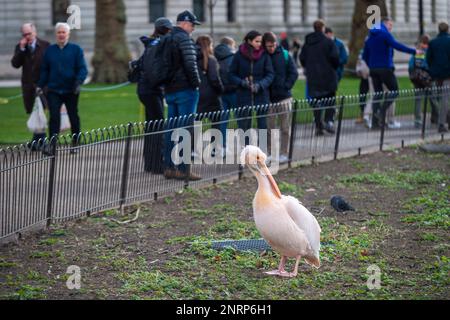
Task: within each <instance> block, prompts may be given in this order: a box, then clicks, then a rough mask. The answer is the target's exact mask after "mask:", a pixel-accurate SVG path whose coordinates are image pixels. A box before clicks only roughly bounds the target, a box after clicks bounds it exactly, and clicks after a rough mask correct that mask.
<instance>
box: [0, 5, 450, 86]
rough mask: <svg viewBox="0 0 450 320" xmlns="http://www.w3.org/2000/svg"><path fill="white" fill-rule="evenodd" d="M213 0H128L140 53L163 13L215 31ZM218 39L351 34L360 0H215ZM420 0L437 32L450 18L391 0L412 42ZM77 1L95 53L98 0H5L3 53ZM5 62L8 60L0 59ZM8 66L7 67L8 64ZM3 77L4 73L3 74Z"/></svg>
mask: <svg viewBox="0 0 450 320" xmlns="http://www.w3.org/2000/svg"><path fill="white" fill-rule="evenodd" d="M210 1H211V0H125V5H126V14H127V19H128V21H127V26H126V34H127V39H128V43H129V46H130V49H131V51H132V52H133V54H134V55H136V54H138V52H139V51H140V50H141V49H142V48H141V47H140V43H139V41H138V40H137V39H138V37H139V36H140V35H143V34H148V33H150V32H151V30H152V29H153V21H154V20H155V19H156V18H157V17H159V16H161V15H164V16H167V17H169V18H171V19H172V20H175V18H176V15H177V14H178V13H179V12H181V11H183V10H185V9H190V10H192V11H194V12H195V13H196V15H197V16H198V17H199V18H200V19H201V20H202V21H204V24H203V25H202V26H201V27H198V28H197V30H196V31H195V34H194V36H195V35H199V34H201V33H209V32H210V23H209V21H210V16H209V7H208V3H209V2H210ZM212 1H213V2H216V5H215V7H214V11H213V12H214V15H213V17H214V24H213V25H214V34H215V38H216V39H217V38H219V37H220V36H223V35H231V36H233V37H235V38H236V39H237V40H238V41H240V39H242V37H243V35H244V34H245V33H246V32H247V31H249V30H251V29H257V30H260V31H267V30H272V31H274V32H276V33H278V32H281V31H287V32H288V34H289V35H290V36H291V37H292V36H298V37H300V39H303V38H304V36H305V34H306V33H308V32H310V31H311V29H312V28H311V24H312V22H313V21H314V20H315V19H317V18H318V17H321V18H324V19H325V20H326V22H327V23H328V24H329V25H330V26H331V27H333V28H334V29H335V32H336V34H337V35H338V36H339V37H340V38H342V39H344V41H346V40H348V39H349V35H350V27H351V19H352V14H353V7H354V1H355V0H245V1H244V0H212ZM419 1H422V2H423V21H424V28H425V31H426V32H429V33H431V34H434V33H435V30H436V29H437V22H439V21H441V20H447V21H449V20H450V1H449V0H387V5H388V9H389V12H390V14H391V16H392V17H393V18H394V20H395V21H396V26H395V32H394V33H395V35H396V36H397V37H398V38H399V39H401V40H402V41H405V42H406V43H408V44H410V45H412V44H413V43H414V42H415V40H416V38H417V36H418V33H419ZM69 4H75V5H78V6H79V7H80V10H81V29H80V30H73V32H72V40H73V41H74V42H77V43H79V44H80V45H81V46H82V47H83V48H85V50H86V52H87V53H88V54H89V53H90V52H92V50H93V47H94V33H95V1H94V0H77V1H74V0H72V1H71V0H52V1H50V0H47V1H42V0H40V1H38V0H22V1H17V0H0V24H1V25H0V42H1V43H2V44H3V45H2V46H0V55H6V54H11V53H12V50H13V47H14V45H15V44H16V43H17V41H18V40H19V38H20V33H19V28H20V26H21V24H22V23H23V22H25V21H33V22H34V23H35V24H36V25H37V27H38V30H39V35H40V36H41V37H43V38H45V39H47V40H50V41H53V40H54V36H53V25H54V23H55V22H57V21H65V20H67V17H68V16H69V15H68V14H66V13H65V8H67V6H68V5H69ZM0 63H3V62H1V61H0ZM2 69H3V68H2ZM0 77H1V76H0Z"/></svg>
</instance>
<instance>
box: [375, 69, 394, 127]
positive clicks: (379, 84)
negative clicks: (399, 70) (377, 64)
mask: <svg viewBox="0 0 450 320" xmlns="http://www.w3.org/2000/svg"><path fill="white" fill-rule="evenodd" d="M370 77H371V78H372V82H373V88H374V91H375V95H374V100H373V108H372V110H373V117H372V125H373V126H375V127H376V126H379V125H381V126H383V125H384V121H385V119H386V110H387V109H388V108H389V106H390V105H391V104H392V103H393V102H394V100H395V98H397V96H398V83H397V78H396V77H395V74H394V69H389V68H376V69H370ZM383 84H384V85H385V86H386V88H387V89H388V90H389V91H388V92H387V93H384V92H383ZM383 96H384V97H385V99H384V101H383V105H381V106H380V104H381V100H382V98H383ZM380 120H381V121H380Z"/></svg>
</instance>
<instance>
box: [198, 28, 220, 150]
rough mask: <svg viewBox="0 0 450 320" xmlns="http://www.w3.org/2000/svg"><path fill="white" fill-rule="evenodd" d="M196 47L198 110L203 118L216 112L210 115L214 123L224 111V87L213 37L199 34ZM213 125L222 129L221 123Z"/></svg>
mask: <svg viewBox="0 0 450 320" xmlns="http://www.w3.org/2000/svg"><path fill="white" fill-rule="evenodd" d="M196 47H197V66H198V72H199V74H200V89H199V91H200V98H199V101H198V107H197V112H198V113H199V114H200V115H201V116H202V118H204V117H205V116H206V117H208V116H209V115H208V113H211V112H212V113H215V115H216V116H215V117H210V120H211V121H212V122H213V123H214V122H219V121H220V120H221V119H220V112H221V111H222V101H221V99H220V95H221V94H222V93H223V91H224V87H223V84H222V80H221V79H220V74H219V64H218V62H217V60H216V58H215V57H214V55H213V46H212V39H211V37H210V36H208V35H203V36H199V37H198V38H197V41H196ZM199 120H201V119H199ZM212 127H213V128H214V129H220V124H213V125H212ZM224 138H225V136H224V134H223V133H222V139H224ZM222 141H223V140H222ZM219 144H220V146H221V147H222V142H219ZM221 150H222V149H221ZM216 151H217V150H216Z"/></svg>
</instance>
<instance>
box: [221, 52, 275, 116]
mask: <svg viewBox="0 0 450 320" xmlns="http://www.w3.org/2000/svg"><path fill="white" fill-rule="evenodd" d="M241 46H242V45H241ZM252 64H253V73H252V72H251V65H252ZM251 75H252V76H253V81H254V83H255V84H259V85H260V87H261V88H260V90H259V91H258V92H257V93H256V94H253V104H254V105H265V104H268V103H270V97H269V87H270V85H271V83H272V81H273V78H274V72H273V67H272V62H271V61H270V57H269V55H268V54H267V53H266V52H264V53H263V54H262V55H261V57H260V58H259V59H258V60H256V61H255V60H253V61H252V62H251V61H250V59H249V58H248V57H246V56H244V54H243V53H242V52H241V50H238V52H236V53H235V55H234V57H233V61H232V62H231V65H230V76H229V79H230V81H231V83H233V84H235V85H236V86H237V92H236V93H237V107H244V106H251V105H252V93H251V91H250V90H249V89H247V88H244V87H243V86H242V82H243V81H244V79H245V78H247V77H249V76H251Z"/></svg>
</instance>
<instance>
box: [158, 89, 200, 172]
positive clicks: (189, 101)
mask: <svg viewBox="0 0 450 320" xmlns="http://www.w3.org/2000/svg"><path fill="white" fill-rule="evenodd" d="M198 99H199V91H198V90H193V89H192V90H190V89H188V90H181V91H177V92H173V93H167V94H166V102H167V105H168V106H169V110H168V115H167V116H168V119H169V121H168V128H166V129H176V128H179V127H185V126H190V127H191V128H192V126H193V124H194V117H193V115H194V114H195V113H196V112H197V104H198ZM190 115H192V116H191V117H187V119H188V120H187V121H176V122H174V123H172V122H171V121H170V119H171V118H176V117H177V118H178V117H182V116H190ZM172 132H173V130H170V131H168V132H167V133H166V134H165V147H164V165H165V167H166V169H175V168H176V169H178V170H180V171H182V172H187V167H186V165H185V164H184V163H181V164H180V165H178V166H177V167H176V166H175V164H174V163H173V161H172V158H171V153H172V149H173V147H174V143H173V141H172V140H171V135H172Z"/></svg>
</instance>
